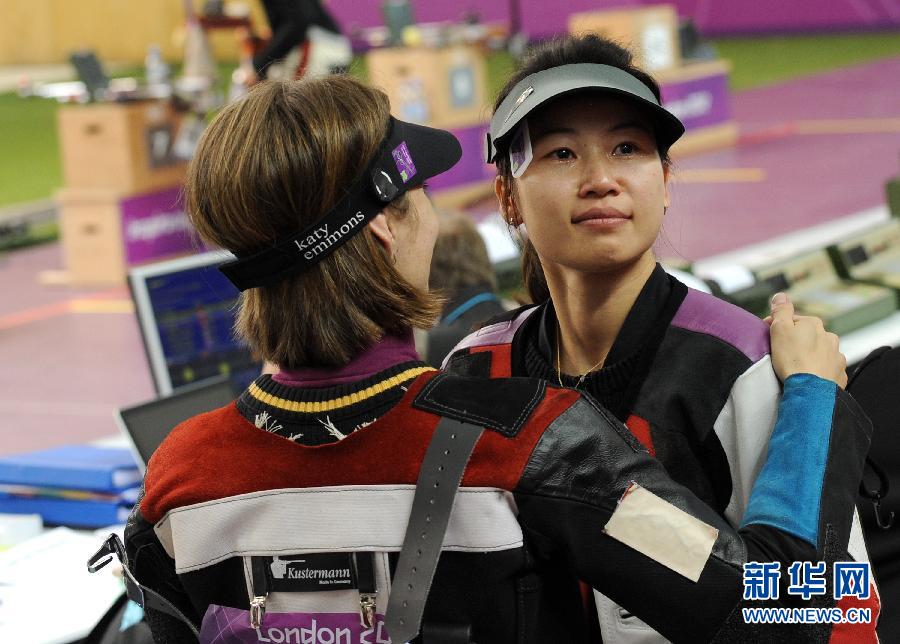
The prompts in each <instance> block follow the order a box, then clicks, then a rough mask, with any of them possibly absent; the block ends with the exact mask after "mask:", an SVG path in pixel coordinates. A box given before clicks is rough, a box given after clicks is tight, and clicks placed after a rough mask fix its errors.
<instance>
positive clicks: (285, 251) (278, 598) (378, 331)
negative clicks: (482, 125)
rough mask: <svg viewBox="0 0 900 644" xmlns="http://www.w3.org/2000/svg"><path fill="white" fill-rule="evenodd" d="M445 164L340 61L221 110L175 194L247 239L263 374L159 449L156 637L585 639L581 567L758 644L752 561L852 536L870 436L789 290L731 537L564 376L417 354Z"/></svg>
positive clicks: (144, 570)
mask: <svg viewBox="0 0 900 644" xmlns="http://www.w3.org/2000/svg"><path fill="white" fill-rule="evenodd" d="M460 154H461V152H460V147H459V144H458V142H457V141H456V140H455V139H454V138H453V136H452V135H451V134H449V133H447V132H444V131H441V130H434V129H431V128H425V127H421V126H415V125H411V124H408V123H403V122H401V121H397V120H395V119H393V118H392V117H390V114H389V111H388V102H387V98H386V97H385V95H384V94H382V93H381V92H378V91H376V90H373V89H370V88H367V87H366V86H364V85H362V84H360V83H359V82H357V81H354V80H352V79H349V78H342V77H326V78H321V79H314V80H307V81H300V82H291V83H269V82H267V83H262V84H260V85H259V86H258V87H256V88H255V89H254V90H253V91H251V92H250V93H249V95H248V96H247V97H245V98H244V99H241V100H239V101H237V102H235V103H233V104H231V105H229V106H228V107H226V108H225V109H223V110H222V111H221V112H220V113H219V114H218V115H217V116H216V118H215V119H213V121H212V122H211V123H210V125H209V127H208V129H207V130H206V132H205V133H204V136H203V138H202V139H201V141H200V144H199V146H198V149H197V154H196V155H195V157H194V159H193V160H192V162H191V166H190V170H189V176H188V181H187V185H186V203H187V208H188V211H189V213H190V216H191V218H192V221H193V222H194V223H195V225H196V227H197V229H198V231H199V232H200V233H201V235H202V236H203V237H204V238H205V239H207V240H208V241H210V242H213V243H215V244H217V245H219V246H222V247H224V248H227V249H229V250H231V251H232V252H233V253H234V254H235V255H236V258H235V259H233V260H230V261H227V262H226V263H224V264H223V265H222V266H221V270H222V271H223V272H224V273H225V274H226V275H227V276H228V277H229V279H231V281H232V282H234V283H235V285H236V286H237V287H238V288H240V289H241V290H242V291H243V294H242V297H241V301H240V307H239V311H238V319H237V331H238V333H239V334H240V335H241V337H243V338H244V339H246V341H247V342H248V343H249V344H250V346H251V347H252V348H253V349H254V351H256V352H257V353H259V354H260V356H261V357H262V358H264V359H266V360H267V361H269V362H272V363H275V364H278V365H279V367H280V370H279V372H278V373H277V374H275V375H263V376H260V377H259V378H258V379H257V380H256V381H255V382H254V383H253V384H251V385H250V386H249V388H248V389H247V390H246V391H244V392H243V393H242V394H241V396H240V397H239V398H238V399H237V400H236V401H235V403H233V404H231V405H228V406H226V407H223V408H221V409H218V410H214V411H212V412H209V413H205V414H200V415H198V416H196V417H194V418H192V419H190V420H188V421H186V422H185V423H183V424H181V425H179V426H178V427H176V428H175V429H174V430H173V431H172V433H171V434H170V435H169V436H168V437H167V438H166V440H165V442H164V443H163V444H162V446H160V448H159V449H158V450H157V451H156V453H155V454H154V455H153V457H152V458H151V460H150V462H149V464H148V468H147V473H146V477H145V480H144V488H143V492H142V495H141V499H140V502H139V504H138V505H137V506H136V508H135V510H134V512H133V514H132V516H131V517H130V519H129V522H128V525H127V527H126V532H125V538H126V550H127V562H126V569H127V570H128V571H129V574H128V575H126V579H127V580H128V585H129V588H130V596H132V597H137V596H138V593H137V591H136V586H135V584H137V583H140V584H143V586H144V587H145V590H144V594H143V598H144V602H145V604H146V608H147V619H148V622H149V623H150V625H151V628H152V630H153V633H154V638H155V639H156V641H157V642H187V641H192V640H193V639H196V638H197V637H199V638H200V640H201V641H202V642H217V643H220V642H221V643H229V642H248V641H249V642H265V641H271V642H286V641H322V642H326V641H332V642H345V641H347V642H350V641H352V642H376V641H378V642H386V641H388V640H387V633H390V635H391V638H392V640H393V641H394V642H397V643H399V642H406V641H412V640H414V639H416V641H423V642H425V643H426V644H437V643H448V642H470V641H477V642H481V643H486V642H491V643H501V644H502V643H504V642H510V643H511V642H584V641H586V635H585V632H584V624H583V620H582V617H583V616H582V614H581V602H580V597H579V590H578V584H577V582H576V581H575V579H576V577H577V578H580V579H584V580H586V581H588V582H590V583H591V584H592V585H594V586H595V587H597V588H599V589H601V590H602V591H603V592H605V593H608V594H610V595H611V596H613V597H615V598H616V599H617V601H619V602H620V603H621V604H622V605H624V606H627V607H628V608H629V609H630V610H633V611H634V612H635V613H636V614H638V615H639V616H640V617H641V618H642V619H645V620H646V621H647V622H649V623H651V624H653V625H654V626H655V627H656V628H657V629H659V630H660V631H661V632H662V633H664V634H666V636H667V637H669V638H670V639H673V640H676V641H690V642H699V641H706V640H710V639H712V638H713V637H720V638H725V639H731V640H733V639H734V638H736V637H745V638H748V639H753V638H758V637H759V635H760V633H759V627H758V626H754V625H748V624H745V623H743V621H742V617H741V612H740V610H739V608H740V607H741V606H742V601H743V600H742V574H741V567H742V564H743V563H744V562H746V561H759V562H772V561H775V562H778V563H779V564H780V565H782V566H786V565H788V562H790V561H794V560H798V559H812V560H818V559H823V558H826V557H827V556H828V555H829V552H828V550H827V549H828V547H830V544H831V543H832V540H834V541H835V542H836V543H837V544H838V546H839V547H845V546H846V541H847V539H848V538H849V525H850V516H851V514H852V510H853V502H854V499H855V490H856V486H857V485H858V482H859V476H860V471H861V468H862V463H863V460H864V457H865V450H866V445H867V444H868V435H869V428H868V425H867V424H866V422H865V420H864V419H863V418H862V417H861V416H859V415H858V411H857V409H856V407H855V403H854V402H853V401H852V399H850V398H849V397H848V396H846V395H845V394H844V393H843V391H842V390H841V389H840V388H838V387H837V386H836V385H835V383H834V382H833V380H835V379H836V378H837V373H838V371H839V369H838V365H839V356H838V353H837V351H836V349H835V348H834V347H833V346H830V345H829V343H828V342H827V338H825V336H824V334H822V333H820V332H816V331H815V330H814V329H811V328H809V327H805V326H803V325H796V326H795V325H794V324H793V323H792V319H791V313H790V311H789V308H790V307H785V309H784V310H782V311H781V312H780V313H779V322H778V323H777V324H776V325H775V329H774V330H773V338H775V341H776V342H784V344H785V346H784V351H781V352H780V353H779V355H780V357H781V359H783V360H784V361H785V365H786V368H785V371H784V375H785V376H790V377H789V378H788V381H787V384H786V393H785V397H784V400H783V402H782V407H781V415H782V418H783V419H785V420H783V421H782V422H780V423H779V424H778V426H777V427H776V429H775V433H774V435H773V439H772V444H771V451H770V454H769V461H768V463H767V467H766V469H765V470H764V471H763V472H762V474H760V476H759V478H758V482H757V485H756V487H755V488H754V490H753V494H752V496H751V508H755V512H754V511H751V512H750V513H749V515H750V516H749V517H748V519H747V520H746V524H745V525H744V526H743V527H742V528H741V529H740V530H739V531H738V530H734V529H732V528H730V527H729V526H728V525H727V524H726V523H725V522H724V521H722V520H721V519H720V518H719V517H718V516H717V515H716V514H715V513H714V512H712V511H711V510H710V509H709V508H708V507H706V506H705V505H703V503H701V502H700V501H699V500H698V499H697V498H696V497H695V496H694V495H692V494H691V493H690V492H688V491H687V490H686V489H684V488H683V487H681V486H678V485H676V484H675V483H673V482H672V481H671V479H669V478H668V475H667V474H666V473H665V470H664V469H663V468H662V466H661V465H660V464H659V463H658V462H657V461H656V460H654V459H653V458H651V457H650V456H649V455H648V454H647V453H646V451H645V450H644V449H643V448H642V447H641V446H640V444H639V443H638V442H637V441H636V440H634V438H633V437H631V435H630V434H629V433H628V431H627V429H626V428H625V427H624V426H623V425H621V423H619V422H618V421H616V420H615V419H614V418H613V417H612V416H611V415H610V414H609V413H608V412H607V411H606V410H604V409H603V408H601V407H600V406H598V405H596V403H594V402H593V401H592V400H590V399H588V398H585V397H583V396H581V395H580V394H579V393H578V392H576V391H573V390H571V389H566V388H558V387H554V386H552V384H550V385H548V384H547V383H546V382H544V381H542V380H539V379H528V378H520V379H515V380H488V379H482V378H470V377H465V376H458V375H450V374H442V373H440V372H438V371H436V370H434V369H432V368H429V367H427V366H426V365H425V364H424V363H422V362H420V361H419V360H418V357H417V356H416V355H415V352H414V350H413V347H412V338H411V331H410V330H411V328H412V327H413V326H428V325H429V324H430V323H431V322H432V321H433V320H434V318H435V317H436V315H437V311H438V310H439V305H438V303H437V302H434V301H433V300H432V299H431V297H430V296H429V294H428V291H427V284H428V268H429V262H430V256H431V251H432V248H433V245H434V240H435V236H436V233H437V220H436V215H435V212H434V209H433V207H432V205H431V203H430V201H429V199H428V198H427V196H426V195H425V193H424V191H423V184H424V182H425V181H426V180H427V179H428V178H429V177H432V176H434V175H436V174H439V173H440V172H443V171H446V170H447V169H448V168H450V167H451V166H452V165H453V164H454V163H456V161H458V160H459V157H460ZM795 372H807V373H805V374H803V373H796V374H795ZM791 374H794V375H791ZM812 374H818V375H812ZM823 404H824V405H830V406H832V407H833V408H834V409H835V410H836V412H835V413H836V421H837V422H836V423H832V422H831V418H827V419H823V418H821V417H820V416H819V415H817V413H816V410H818V409H820V408H821V406H822V405H823ZM823 444H824V445H825V446H826V447H825V449H823V448H822V445H823ZM586 454H594V455H596V454H602V455H603V456H604V457H603V458H596V457H592V458H588V459H585V458H584V456H585V455H586ZM798 459H799V460H798ZM796 463H803V464H804V467H802V468H800V467H794V466H792V465H794V464H796ZM792 495H799V496H801V497H802V500H803V501H804V502H806V503H808V504H809V506H810V508H812V509H814V512H813V511H812V510H811V511H810V512H805V513H803V514H800V515H787V514H786V512H785V510H786V509H789V508H788V507H787V506H788V505H789V503H788V501H786V499H785V497H792ZM451 507H452V518H451V516H450V514H451ZM647 512H650V513H651V514H652V515H653V516H654V517H655V520H654V521H653V522H652V524H650V523H648V522H647V521H646V519H642V518H641V516H642V515H643V516H645V515H646V513H647ZM826 533H827V535H828V538H827V539H826ZM647 537H650V538H649V539H648V538H647ZM676 539H677V540H678V541H679V542H680V543H683V544H685V546H686V547H685V548H683V549H675V550H673V549H672V548H670V547H666V545H665V544H666V542H667V541H670V540H676ZM107 544H108V547H107V548H106V550H104V551H102V552H101V553H100V554H103V552H106V553H109V552H114V551H115V539H114V538H111V540H110V541H108V542H107ZM442 550H443V551H444V552H443V554H441V551H442ZM769 553H774V554H769ZM439 555H440V559H438V556H439ZM99 556H100V555H98V556H97V557H95V559H94V561H95V562H96V560H97V559H99ZM95 567H96V566H95ZM131 574H133V577H134V579H133V578H132V577H131V576H130V575H131ZM135 580H136V581H135ZM774 605H779V603H778V602H774ZM688 614H690V615H691V617H690V619H685V616H686V615H688ZM420 632H421V640H420V639H417V637H418V636H419V633H420ZM304 638H305V639H304Z"/></svg>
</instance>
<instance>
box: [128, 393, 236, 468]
mask: <svg viewBox="0 0 900 644" xmlns="http://www.w3.org/2000/svg"><path fill="white" fill-rule="evenodd" d="M235 395H236V392H235V390H234V387H233V385H232V382H231V380H230V379H229V378H227V377H225V376H220V377H219V378H214V379H212V380H208V381H206V382H204V383H201V384H198V385H193V386H191V387H186V388H183V389H182V390H181V391H179V392H178V393H175V394H172V395H170V396H165V397H163V398H158V399H156V400H153V401H150V402H146V403H142V404H139V405H133V406H131V407H123V408H122V409H119V410H118V412H117V420H118V421H119V429H121V430H122V432H123V433H124V434H125V436H126V438H128V440H129V442H130V443H131V444H132V446H133V447H134V452H135V458H136V459H137V460H138V463H139V464H140V465H141V467H142V468H143V467H145V466H146V465H147V461H148V460H150V456H151V455H152V454H153V452H154V451H156V448H157V447H159V445H160V443H162V441H163V439H164V438H165V437H166V436H168V435H169V432H170V431H172V429H173V428H174V427H175V426H176V425H178V424H179V423H181V422H182V421H185V420H187V419H188V418H190V417H191V416H196V415H197V414H201V413H203V412H207V411H211V410H213V409H218V408H219V407H224V406H225V405H227V404H228V403H230V402H231V401H232V400H234V397H235Z"/></svg>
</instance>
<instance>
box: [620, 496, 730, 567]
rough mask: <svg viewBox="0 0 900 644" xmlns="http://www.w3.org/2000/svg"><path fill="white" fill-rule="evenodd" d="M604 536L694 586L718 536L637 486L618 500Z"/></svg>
mask: <svg viewBox="0 0 900 644" xmlns="http://www.w3.org/2000/svg"><path fill="white" fill-rule="evenodd" d="M604 532H606V534H608V535H609V536H611V537H612V538H613V539H615V540H616V541H619V542H621V543H624V544H625V545H626V546H628V547H629V548H633V549H635V550H637V551H638V552H640V553H641V554H643V555H645V556H647V557H650V558H651V559H653V560H654V561H656V562H657V563H660V564H662V565H663V566H665V567H666V568H670V569H671V570H674V571H675V572H677V573H678V574H680V575H683V576H685V577H687V578H688V579H690V580H691V581H693V582H696V581H697V580H698V579H700V573H702V572H703V567H704V566H705V565H706V561H707V559H709V555H710V553H711V552H712V549H713V545H714V544H715V542H716V538H717V537H718V536H719V531H718V530H717V529H716V528H714V527H712V526H711V525H707V524H706V523H703V521H700V520H699V519H697V518H695V517H692V516H691V515H690V514H688V513H687V512H685V511H684V510H681V509H679V508H676V507H675V506H674V505H672V504H671V503H669V502H668V501H666V500H665V499H662V498H660V497H659V496H657V495H655V494H654V493H653V492H651V491H649V490H647V489H646V488H643V487H641V486H640V485H638V484H637V483H632V484H631V486H630V487H629V488H628V489H627V490H626V491H625V494H623V495H622V498H621V499H619V504H618V506H617V507H616V510H615V512H613V515H612V517H610V519H609V521H608V522H607V524H606V527H605V528H604Z"/></svg>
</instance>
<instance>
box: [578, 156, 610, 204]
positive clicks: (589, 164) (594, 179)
mask: <svg viewBox="0 0 900 644" xmlns="http://www.w3.org/2000/svg"><path fill="white" fill-rule="evenodd" d="M619 190H620V186H619V182H618V181H617V180H616V178H615V176H614V174H613V169H612V167H611V164H610V163H609V160H608V159H604V158H600V157H599V156H596V157H588V158H587V159H585V163H584V165H583V173H582V176H581V185H580V187H579V190H578V196H579V197H584V198H591V197H595V198H599V197H605V196H607V195H609V194H618V192H619Z"/></svg>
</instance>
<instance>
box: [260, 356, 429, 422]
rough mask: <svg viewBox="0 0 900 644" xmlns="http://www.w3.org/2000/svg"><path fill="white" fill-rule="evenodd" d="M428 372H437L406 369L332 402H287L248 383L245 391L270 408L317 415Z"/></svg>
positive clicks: (422, 369) (376, 393)
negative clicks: (248, 385)
mask: <svg viewBox="0 0 900 644" xmlns="http://www.w3.org/2000/svg"><path fill="white" fill-rule="evenodd" d="M428 371H437V369H435V368H434V367H414V368H413V369H407V370H406V371H403V372H401V373H398V374H397V375H396V376H391V377H390V378H388V379H386V380H382V381H381V382H376V383H375V384H374V385H371V386H369V387H366V388H365V389H363V390H362V391H354V392H353V393H351V394H347V395H346V396H341V397H340V398H335V399H333V400H319V401H316V402H298V401H296V400H287V399H286V398H279V397H278V396H273V395H272V394H270V393H266V392H265V391H263V390H262V389H260V388H259V387H258V386H257V384H256V383H255V382H253V383H250V387H249V388H248V389H247V391H248V393H249V394H250V395H251V396H253V397H254V398H256V399H257V400H258V401H260V402H262V403H265V404H266V405H271V406H272V407H277V408H278V409H284V410H286V411H296V412H301V413H306V414H308V413H319V412H323V411H334V410H335V409H340V408H342V407H349V406H350V405H353V404H355V403H358V402H362V401H363V400H367V399H369V398H371V397H372V396H377V395H378V394H380V393H382V392H384V391H387V390H388V389H390V388H392V387H396V386H397V385H400V384H402V383H404V382H407V381H409V380H412V379H413V378H417V377H418V376H420V375H422V374H423V373H425V372H428Z"/></svg>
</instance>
